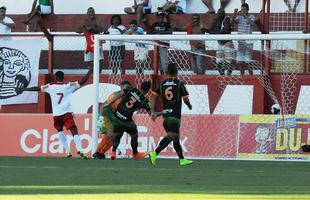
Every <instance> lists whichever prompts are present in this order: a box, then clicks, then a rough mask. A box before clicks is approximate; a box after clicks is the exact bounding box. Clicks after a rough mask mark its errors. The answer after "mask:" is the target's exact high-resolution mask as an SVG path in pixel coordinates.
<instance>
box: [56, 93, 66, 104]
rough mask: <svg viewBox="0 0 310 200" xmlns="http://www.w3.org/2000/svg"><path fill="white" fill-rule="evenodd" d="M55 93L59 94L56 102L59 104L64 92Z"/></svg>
mask: <svg viewBox="0 0 310 200" xmlns="http://www.w3.org/2000/svg"><path fill="white" fill-rule="evenodd" d="M57 95H58V96H59V100H58V104H60V103H61V100H62V99H63V97H64V94H63V93H57Z"/></svg>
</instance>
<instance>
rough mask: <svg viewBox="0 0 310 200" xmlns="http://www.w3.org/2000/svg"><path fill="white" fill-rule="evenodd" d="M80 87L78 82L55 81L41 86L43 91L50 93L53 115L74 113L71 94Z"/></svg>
mask: <svg viewBox="0 0 310 200" xmlns="http://www.w3.org/2000/svg"><path fill="white" fill-rule="evenodd" d="M78 88H80V85H79V83H78V82H69V83H55V84H46V85H42V86H41V91H42V92H45V93H48V94H49V95H50V97H51V101H52V110H53V116H60V115H63V114H66V113H72V112H73V110H72V107H71V103H70V100H71V95H72V94H73V92H74V91H75V90H77V89H78Z"/></svg>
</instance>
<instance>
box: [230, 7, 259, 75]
mask: <svg viewBox="0 0 310 200" xmlns="http://www.w3.org/2000/svg"><path fill="white" fill-rule="evenodd" d="M233 22H234V23H235V24H237V26H238V34H252V31H253V25H254V22H255V16H254V15H250V14H249V5H248V4H247V3H244V4H242V5H241V11H240V12H238V9H235V12H234V16H233ZM252 53H253V43H251V42H247V41H245V40H239V41H238V51H237V63H238V64H239V67H240V73H241V75H244V71H245V68H247V65H248V64H249V63H250V62H251V61H252ZM249 74H250V75H252V74H253V71H252V70H250V69H249Z"/></svg>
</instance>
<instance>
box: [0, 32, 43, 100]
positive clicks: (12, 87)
mask: <svg viewBox="0 0 310 200" xmlns="http://www.w3.org/2000/svg"><path fill="white" fill-rule="evenodd" d="M41 41H42V39H41V38H38V39H29V40H9V41H1V43H0V100H1V101H0V102H1V104H3V105H9V104H25V103H37V102H38V94H37V92H23V93H21V94H17V93H16V89H17V88H25V87H33V86H37V85H38V76H39V59H40V53H41Z"/></svg>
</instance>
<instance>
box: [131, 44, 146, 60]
mask: <svg viewBox="0 0 310 200" xmlns="http://www.w3.org/2000/svg"><path fill="white" fill-rule="evenodd" d="M133 51H134V60H135V61H146V60H147V58H148V50H147V49H146V48H145V47H144V46H136V47H135V48H134V50H133Z"/></svg>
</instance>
